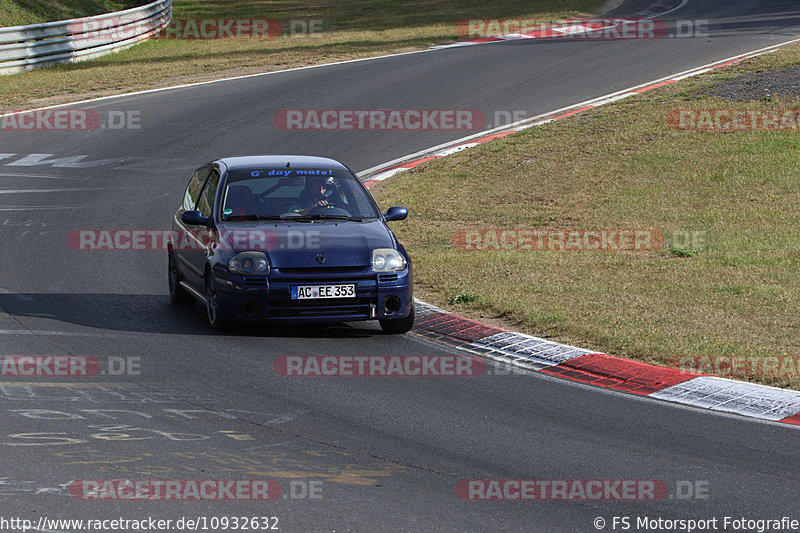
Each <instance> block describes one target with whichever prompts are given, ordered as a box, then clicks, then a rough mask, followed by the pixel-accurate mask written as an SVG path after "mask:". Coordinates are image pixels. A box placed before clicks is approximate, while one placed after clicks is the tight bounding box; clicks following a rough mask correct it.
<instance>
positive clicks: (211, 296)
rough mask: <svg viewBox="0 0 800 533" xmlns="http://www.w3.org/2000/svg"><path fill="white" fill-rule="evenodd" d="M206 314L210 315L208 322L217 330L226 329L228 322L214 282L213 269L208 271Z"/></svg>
mask: <svg viewBox="0 0 800 533" xmlns="http://www.w3.org/2000/svg"><path fill="white" fill-rule="evenodd" d="M206 314H207V315H208V323H209V324H210V325H211V327H212V328H214V329H217V330H223V329H225V326H227V323H226V322H225V318H224V317H223V316H222V312H221V310H220V308H219V300H218V299H217V287H216V283H215V282H214V273H213V272H212V271H211V270H207V271H206Z"/></svg>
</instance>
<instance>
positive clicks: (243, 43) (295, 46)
mask: <svg viewBox="0 0 800 533" xmlns="http://www.w3.org/2000/svg"><path fill="white" fill-rule="evenodd" d="M73 1H75V2H78V1H79V0H73ZM86 1H88V0H86ZM106 1H110V0H106ZM21 3H22V2H20V1H16V2H10V1H9V0H0V26H3V25H11V24H10V23H9V21H10V20H17V19H18V18H19V16H17V17H16V19H14V18H11V19H6V20H4V19H3V18H2V17H3V13H4V11H3V8H2V6H13V5H15V6H19V5H20V4H21ZM61 3H63V2H61ZM98 3H99V0H98ZM601 4H602V1H601V0H496V1H494V2H484V1H481V0H443V1H438V0H415V1H410V2H408V1H399V0H371V1H367V0H318V1H317V2H314V3H313V5H312V6H309V3H308V2H304V1H301V0H283V1H280V2H277V1H275V0H251V1H248V2H217V1H211V0H206V1H198V0H174V3H173V16H174V18H177V19H184V18H186V19H188V18H192V19H197V18H209V19H243V18H259V19H264V18H274V19H278V20H279V21H281V22H282V24H283V26H284V27H287V28H288V27H291V26H290V25H289V21H291V20H306V21H307V20H309V19H316V20H321V21H322V23H321V27H320V28H321V31H316V32H314V33H310V34H304V33H302V32H296V34H295V35H291V34H290V32H286V33H285V34H283V35H281V36H279V37H277V38H274V39H269V40H267V39H261V40H259V39H254V40H248V39H212V40H172V39H167V40H153V41H148V42H145V43H143V44H140V45H138V46H135V47H133V48H131V49H129V50H125V51H122V52H119V53H116V54H112V55H109V56H105V57H102V58H99V59H96V60H93V61H86V62H82V63H76V64H72V65H63V66H56V67H51V68H47V69H39V70H36V71H32V72H26V73H21V74H16V75H13V76H3V77H2V78H0V79H2V83H1V84H0V102H2V107H34V106H42V105H51V104H56V103H62V102H68V101H74V100H77V99H82V98H91V97H96V96H105V95H108V94H116V93H121V92H129V91H133V90H141V89H150V88H155V87H165V86H169V85H177V84H181V83H189V82H195V81H203V80H208V79H216V78H221V77H226V76H234V75H243V74H252V73H256V72H267V71H272V70H280V69H285V68H291V67H299V66H304V65H311V64H320V63H327V62H331V61H341V60H347V59H354V58H360V57H369V56H375V55H381V54H388V53H397V52H406V51H411V50H420V49H424V48H427V47H429V46H431V45H434V44H441V43H445V42H451V41H455V40H458V36H457V35H456V23H457V22H458V21H459V20H461V19H464V18H502V17H519V18H531V19H551V18H559V17H567V16H572V15H576V14H578V13H581V12H587V11H590V10H592V9H595V8H597V7H598V6H600V5H601ZM29 12H30V10H29ZM53 13H54V15H53V16H54V18H53V20H56V19H58V17H59V16H61V15H60V12H59V15H58V16H56V15H55V13H56V11H53ZM18 15H19V14H18ZM6 16H7V17H12V16H13V14H12V15H6ZM34 22H35V21H34ZM16 23H19V22H16Z"/></svg>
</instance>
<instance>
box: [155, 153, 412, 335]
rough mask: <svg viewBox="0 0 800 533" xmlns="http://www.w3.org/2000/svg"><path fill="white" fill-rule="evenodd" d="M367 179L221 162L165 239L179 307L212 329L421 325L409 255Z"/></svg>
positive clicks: (279, 159) (299, 164)
mask: <svg viewBox="0 0 800 533" xmlns="http://www.w3.org/2000/svg"><path fill="white" fill-rule="evenodd" d="M407 215H408V212H407V210H406V209H405V208H403V207H391V208H389V210H388V211H387V212H386V213H381V212H380V210H379V209H378V206H377V205H376V204H375V201H374V200H373V199H372V196H371V195H370V193H369V191H367V189H366V188H365V187H364V185H363V184H362V183H361V180H359V179H358V177H356V175H355V174H354V173H353V172H352V171H351V170H350V169H349V168H348V167H346V166H345V165H343V164H341V163H339V162H338V161H335V160H333V159H328V158H323V157H309V156H284V155H271V156H253V157H230V158H224V159H218V160H215V161H212V162H210V163H207V164H205V165H203V166H201V167H200V168H198V169H197V170H196V171H195V172H194V174H193V175H192V178H191V180H190V181H189V185H188V186H187V188H186V193H185V195H184V197H183V205H181V207H180V209H178V211H177V213H175V217H174V220H173V228H172V229H173V231H172V234H171V238H170V242H169V246H168V249H169V293H170V298H171V300H172V302H173V303H176V304H177V303H185V302H190V301H192V300H193V299H197V300H199V301H201V302H203V303H204V304H205V307H206V312H207V315H208V321H209V323H210V324H211V325H212V326H213V327H215V328H222V327H224V326H225V325H226V324H227V323H230V322H270V323H277V322H349V321H357V320H378V321H379V322H380V325H381V327H382V328H383V330H384V331H385V332H387V333H405V332H406V331H408V330H410V329H411V327H412V326H413V324H414V298H413V284H412V275H411V260H410V258H409V257H408V254H407V253H406V250H405V248H403V246H402V245H401V244H400V243H399V242H398V240H397V238H396V237H395V236H394V234H393V233H392V231H391V230H390V229H389V227H388V226H387V225H386V222H389V221H392V220H403V219H405V218H406V216H407Z"/></svg>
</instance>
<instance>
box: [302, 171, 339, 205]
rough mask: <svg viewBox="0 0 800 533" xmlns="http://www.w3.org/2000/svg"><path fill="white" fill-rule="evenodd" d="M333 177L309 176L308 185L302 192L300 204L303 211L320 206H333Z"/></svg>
mask: <svg viewBox="0 0 800 533" xmlns="http://www.w3.org/2000/svg"><path fill="white" fill-rule="evenodd" d="M332 195H333V178H329V177H327V176H309V177H307V178H306V187H305V189H304V190H303V192H302V193H301V194H300V205H301V206H302V211H303V213H308V212H309V211H311V210H313V209H316V208H318V207H333V198H332Z"/></svg>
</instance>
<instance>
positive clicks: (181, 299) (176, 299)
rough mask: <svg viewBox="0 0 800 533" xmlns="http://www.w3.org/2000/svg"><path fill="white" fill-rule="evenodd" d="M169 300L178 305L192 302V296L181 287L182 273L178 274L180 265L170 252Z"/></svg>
mask: <svg viewBox="0 0 800 533" xmlns="http://www.w3.org/2000/svg"><path fill="white" fill-rule="evenodd" d="M169 299H170V301H171V302H172V303H174V304H176V305H180V304H186V303H189V302H191V301H192V295H191V294H189V293H188V292H186V289H184V288H183V287H181V273H180V272H178V263H177V261H176V260H175V254H173V253H172V252H169Z"/></svg>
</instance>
